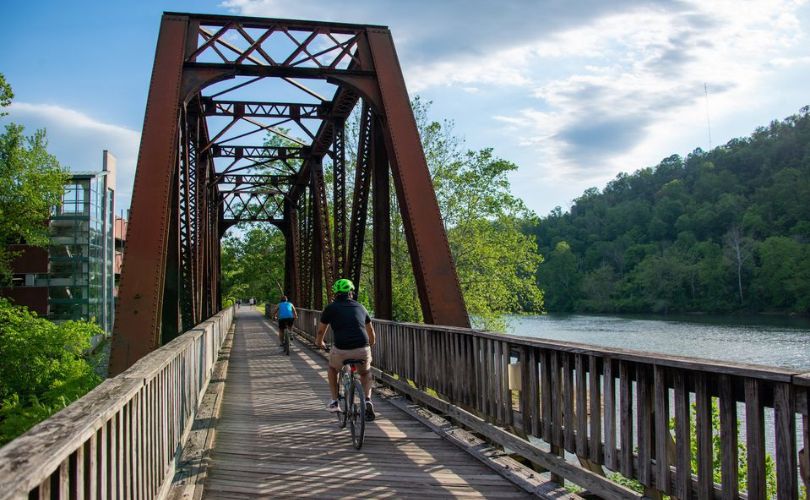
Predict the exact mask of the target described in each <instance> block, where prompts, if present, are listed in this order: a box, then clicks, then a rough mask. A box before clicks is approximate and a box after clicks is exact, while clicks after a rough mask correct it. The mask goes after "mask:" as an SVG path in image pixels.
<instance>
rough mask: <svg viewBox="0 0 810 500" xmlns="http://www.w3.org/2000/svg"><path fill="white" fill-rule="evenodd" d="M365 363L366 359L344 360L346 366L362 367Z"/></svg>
mask: <svg viewBox="0 0 810 500" xmlns="http://www.w3.org/2000/svg"><path fill="white" fill-rule="evenodd" d="M365 362H366V360H365V359H344V360H343V364H344V365H361V364H363V363H365Z"/></svg>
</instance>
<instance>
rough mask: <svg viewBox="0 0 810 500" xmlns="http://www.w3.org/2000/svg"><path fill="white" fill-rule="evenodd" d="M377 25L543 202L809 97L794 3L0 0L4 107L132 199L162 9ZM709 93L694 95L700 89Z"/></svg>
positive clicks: (440, 106)
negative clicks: (7, 98) (106, 165)
mask: <svg viewBox="0 0 810 500" xmlns="http://www.w3.org/2000/svg"><path fill="white" fill-rule="evenodd" d="M164 10H166V11H179V12H208V13H220V14H244V15H256V16H268V17H282V18H303V19H322V20H329V21H343V22H358V23H372V24H383V25H388V26H390V27H391V30H392V32H393V34H394V40H395V42H396V44H397V50H398V52H399V55H400V59H401V62H402V67H403V71H404V72H405V79H406V83H407V84H408V88H409V90H410V91H411V93H412V94H415V93H418V94H420V95H421V96H423V97H424V98H425V99H427V100H431V101H433V107H432V108H431V109H432V116H433V118H436V119H450V120H453V121H454V122H455V131H456V133H458V134H459V135H461V136H463V137H464V138H465V140H466V146H467V147H469V148H472V149H479V148H484V147H490V146H492V147H494V148H495V153H496V154H497V155H499V156H501V157H503V158H505V159H508V160H511V161H513V162H515V163H516V164H518V165H519V167H520V170H519V171H518V172H517V173H515V174H514V175H513V176H512V179H511V180H512V184H513V191H514V193H515V194H517V195H518V196H520V197H521V198H523V199H524V200H525V201H526V203H527V205H528V206H529V207H530V208H532V209H533V210H535V211H536V212H537V213H538V214H539V215H545V214H546V213H548V211H549V210H551V209H552V208H553V207H555V206H557V205H559V206H562V207H563V208H564V209H566V208H568V207H569V206H570V203H571V200H572V199H573V198H575V197H577V196H578V195H579V194H581V193H582V191H583V190H585V189H587V188H588V187H591V186H598V187H601V186H603V185H604V184H605V182H607V181H608V180H610V179H611V178H613V177H615V175H616V174H617V173H618V172H621V171H624V172H632V171H634V170H636V169H638V168H642V167H645V166H651V165H654V164H656V163H657V162H658V161H660V159H661V158H664V157H666V156H669V155H670V154H673V153H678V154H682V155H685V154H688V153H689V152H690V151H692V150H693V149H695V148H696V147H702V148H704V149H706V148H708V147H709V127H708V125H707V111H708V119H709V121H710V122H711V140H712V145H714V146H716V145H718V144H723V143H725V142H727V141H728V140H729V139H731V138H734V137H740V136H745V135H748V134H749V133H751V132H752V131H753V130H754V128H756V127H757V126H761V125H766V124H767V123H768V122H769V121H771V120H772V119H780V118H784V117H786V116H788V115H790V114H793V113H795V112H797V111H798V109H799V108H801V107H802V106H804V105H807V104H810V95H808V94H807V90H806V89H807V82H808V81H810V52H808V50H807V47H810V43H808V37H809V36H810V5H808V3H807V2H806V1H804V0H801V1H798V0H796V1H794V0H762V1H740V0H729V1H726V0H712V1H711V2H706V1H673V2H661V1H644V0H616V1H611V2H605V1H601V0H582V1H568V2H563V1H560V0H538V1H529V0H511V1H510V0H506V1H503V2H491V1H477V0H465V1H462V0H445V1H441V2H439V1H428V0H414V1H410V2H404V1H395V0H377V1H374V0H358V1H354V2H338V1H335V0H331V1H325V0H298V1H296V2H290V1H280V0H210V1H209V0H203V1H180V0H177V1H170V0H167V1H162V2H160V1H155V0H139V1H93V0H86V1H82V0H77V1H71V2H64V1H56V0H47V1H31V0H6V1H5V2H4V14H5V16H6V19H7V20H8V21H10V22H7V23H5V26H4V29H3V30H2V31H0V46H2V47H4V49H3V51H2V52H0V72H2V73H4V74H5V76H6V78H7V79H8V81H9V82H10V83H11V84H12V86H13V87H14V92H15V94H16V97H15V103H14V104H13V106H12V109H11V114H10V115H9V116H8V117H6V118H5V119H4V120H5V121H8V120H13V121H15V122H18V123H22V124H24V125H25V126H26V127H27V128H29V129H34V128H42V127H45V128H47V130H48V136H49V139H50V149H51V151H52V152H53V153H54V154H56V155H57V157H58V158H59V159H60V160H61V161H62V162H63V163H64V164H66V165H69V166H70V167H71V168H73V169H74V170H91V169H98V168H100V164H101V151H102V150H103V149H109V150H111V151H112V152H113V153H114V154H115V155H116V156H117V157H118V159H119V172H120V173H119V177H118V178H119V186H118V192H119V194H120V197H119V200H118V206H119V207H121V206H126V205H128V203H129V195H130V191H131V182H132V174H133V171H134V168H135V162H136V160H137V150H138V141H139V136H140V129H141V125H142V121H143V115H144V106H145V101H146V94H147V91H148V84H149V77H150V74H151V66H152V60H153V57H154V49H155V43H156V39H157V31H158V26H159V22H160V16H161V13H162V12H163V11H164ZM704 84H705V85H706V88H707V89H708V93H709V98H708V102H707V100H706V97H705V95H704Z"/></svg>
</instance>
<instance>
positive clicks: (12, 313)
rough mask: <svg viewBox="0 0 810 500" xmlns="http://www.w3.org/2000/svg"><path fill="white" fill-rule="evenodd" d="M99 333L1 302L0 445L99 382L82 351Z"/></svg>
mask: <svg viewBox="0 0 810 500" xmlns="http://www.w3.org/2000/svg"><path fill="white" fill-rule="evenodd" d="M103 333H104V332H103V331H102V330H101V329H100V328H99V327H98V326H97V325H95V324H94V323H90V322H84V321H68V322H66V323H61V324H58V325H57V324H55V323H52V322H50V321H48V320H45V319H42V318H38V317H37V316H36V315H35V314H33V313H31V312H29V311H28V310H27V309H26V308H24V307H18V306H13V305H11V304H10V303H9V302H8V301H6V300H5V299H0V359H2V360H3V362H2V363H0V446H1V445H3V444H4V443H7V442H8V441H10V440H12V439H14V438H15V437H16V436H18V435H20V434H22V433H23V432H25V431H26V430H28V429H29V428H31V427H33V426H34V425H36V424H37V423H38V422H40V421H42V420H44V419H46V418H48V417H49V416H50V415H52V414H54V413H56V412H57V411H59V410H60V409H62V408H64V407H65V406H67V405H68V404H70V403H71V402H72V401H75V400H76V399H79V398H80V397H81V396H82V395H84V394H85V393H87V392H88V391H89V390H90V389H92V388H93V387H95V386H96V385H97V384H98V383H99V382H100V381H101V379H100V377H99V376H98V375H96V373H95V372H94V370H93V366H94V365H95V362H94V360H93V359H92V358H91V357H90V356H89V355H88V354H87V353H88V351H89V349H90V340H91V339H92V338H93V337H94V336H96V335H102V334H103Z"/></svg>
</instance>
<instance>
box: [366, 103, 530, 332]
mask: <svg viewBox="0 0 810 500" xmlns="http://www.w3.org/2000/svg"><path fill="white" fill-rule="evenodd" d="M412 106H413V110H414V115H415V118H416V123H417V128H418V129H419V135H420V137H421V139H422V146H423V148H424V151H425V158H426V160H427V164H428V169H429V170H430V175H431V179H432V181H433V187H434V189H435V191H436V198H437V200H438V203H439V210H440V212H441V215H442V220H443V222H444V227H445V231H446V233H447V239H448V242H449V244H450V252H451V254H452V257H453V261H454V262H455V265H456V271H457V273H458V278H459V284H460V286H461V292H462V294H463V296H464V301H465V303H466V306H467V311H468V313H469V314H470V317H471V319H472V321H473V323H474V324H475V326H478V327H481V328H486V329H490V330H504V329H505V323H504V321H503V315H504V314H506V313H517V312H540V311H542V308H543V292H542V291H541V290H540V288H539V287H538V286H537V283H536V281H535V278H534V276H535V270H536V269H537V266H538V265H539V264H540V262H542V260H543V258H542V256H541V255H540V253H539V252H538V251H537V244H536V243H535V240H534V238H533V237H532V236H531V235H528V234H524V233H523V232H522V224H524V223H525V221H527V220H534V217H535V216H534V214H533V213H532V212H531V211H530V210H529V209H528V208H526V206H525V204H524V203H523V201H522V200H521V199H520V198H518V197H516V196H514V195H512V194H511V192H510V183H509V179H508V175H509V174H510V173H512V172H514V171H516V170H517V168H518V167H517V165H515V164H514V163H512V162H509V161H506V160H504V159H502V158H498V157H497V156H495V154H494V153H493V150H492V149H490V148H486V149H481V150H477V151H476V150H469V149H466V148H465V147H464V143H463V141H462V140H461V139H460V138H459V137H458V136H456V135H455V134H454V132H453V123H452V122H449V121H444V122H439V121H436V120H432V119H430V117H429V111H430V103H429V102H425V101H422V100H421V99H419V98H418V97H417V98H416V99H414V100H413V101H412ZM390 191H391V193H394V192H395V190H394V186H393V181H392V185H391V189H390ZM370 220H371V217H369V221H370ZM391 232H392V234H391V259H392V263H391V267H392V282H393V319H394V320H396V321H415V322H420V321H422V316H421V309H420V306H419V298H418V295H417V288H416V282H415V279H414V275H413V268H412V265H411V260H410V257H409V252H408V246H407V240H406V238H405V229H404V225H403V221H402V216H401V213H400V209H399V206H398V205H397V202H396V198H395V197H393V196H392V200H391ZM372 233H373V228H372V227H371V225H369V227H368V229H367V232H366V234H368V235H371V234H372ZM368 241H373V240H368ZM372 250H373V249H371V248H370V245H366V252H365V255H364V257H363V260H364V266H363V275H362V283H361V299H366V300H367V302H370V301H368V299H367V298H366V297H365V296H364V295H363V293H362V290H363V289H365V290H370V289H371V287H372V286H373V285H372V284H373V279H374V277H373V255H371V251H372ZM370 306H371V308H372V309H373V304H370Z"/></svg>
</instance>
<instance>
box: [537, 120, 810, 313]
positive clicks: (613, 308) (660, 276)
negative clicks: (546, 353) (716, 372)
mask: <svg viewBox="0 0 810 500" xmlns="http://www.w3.org/2000/svg"><path fill="white" fill-rule="evenodd" d="M807 200H810V114H808V108H803V109H802V111H801V112H800V113H799V114H797V115H794V116H791V117H789V118H787V119H785V120H783V121H774V122H773V123H771V124H770V125H769V126H768V127H763V128H759V129H757V130H756V131H755V132H754V133H753V134H752V135H751V136H750V137H748V138H744V139H734V140H732V141H730V142H729V143H727V144H726V145H724V146H721V147H718V148H715V149H713V150H712V151H709V152H704V151H702V150H700V149H697V150H695V151H694V152H693V153H692V154H690V155H688V156H687V157H686V158H681V157H679V156H677V155H673V156H670V157H668V158H665V159H664V160H662V161H661V162H660V163H659V164H658V165H657V166H655V167H652V168H644V169H641V170H638V171H636V172H635V173H633V174H625V173H621V174H619V175H618V176H617V177H616V178H615V179H614V180H613V181H611V182H609V183H608V184H607V185H606V186H605V187H604V189H602V190H601V191H600V190H598V189H596V188H591V189H589V190H587V191H585V192H584V193H583V194H582V196H580V197H579V198H577V199H576V200H574V204H573V206H572V207H571V210H570V211H569V212H568V213H563V211H562V210H561V209H559V208H557V209H555V210H554V211H552V212H551V213H550V214H549V215H548V216H546V217H544V218H543V219H542V220H541V221H540V222H539V224H537V225H534V226H533V227H530V228H529V229H528V232H530V233H531V234H533V235H534V236H536V238H537V241H538V244H539V248H540V252H541V253H543V254H544V255H548V256H549V258H548V260H546V261H545V262H544V263H543V264H541V265H540V267H539V269H538V281H539V283H540V285H541V287H542V288H543V289H544V290H545V293H546V300H547V306H548V308H549V310H552V311H593V312H650V311H651V312H664V313H666V312H675V311H706V312H729V311H736V310H741V309H742V310H749V311H785V312H800V313H807V312H810V284H808V283H810V203H808V202H807ZM561 245H562V246H561Z"/></svg>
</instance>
